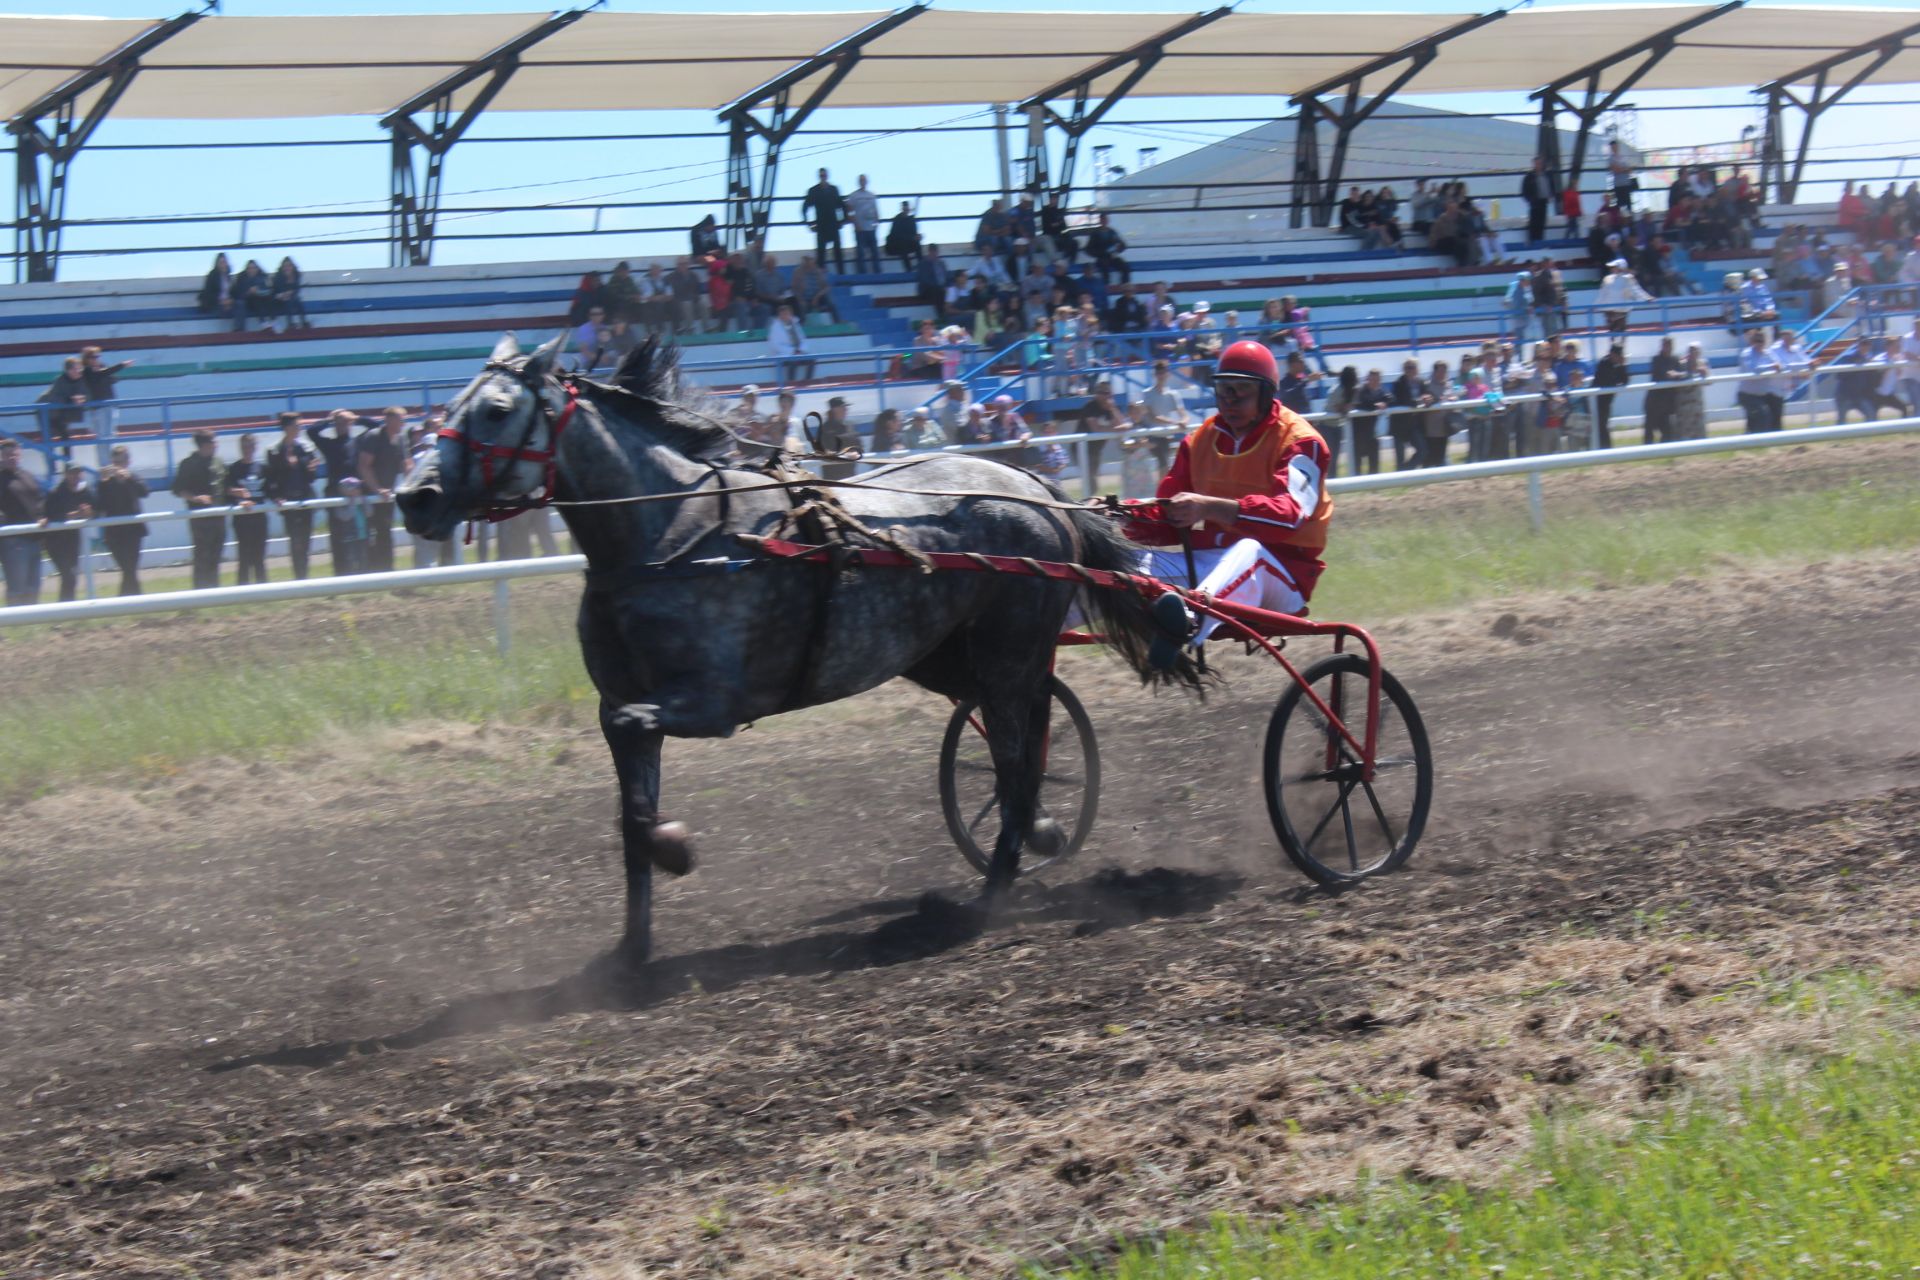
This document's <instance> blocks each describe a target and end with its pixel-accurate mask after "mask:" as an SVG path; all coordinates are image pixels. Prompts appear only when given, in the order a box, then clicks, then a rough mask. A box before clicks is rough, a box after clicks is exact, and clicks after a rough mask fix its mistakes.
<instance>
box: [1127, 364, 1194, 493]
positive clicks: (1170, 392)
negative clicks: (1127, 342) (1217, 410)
mask: <svg viewBox="0 0 1920 1280" xmlns="http://www.w3.org/2000/svg"><path fill="white" fill-rule="evenodd" d="M1172 378H1173V367H1172V366H1171V365H1170V364H1168V363H1167V362H1166V361H1165V360H1155V361H1154V362H1153V385H1152V386H1150V387H1148V388H1147V389H1146V390H1145V391H1143V392H1141V393H1140V398H1139V399H1138V400H1136V401H1135V402H1134V403H1135V404H1139V405H1143V406H1144V407H1145V411H1146V415H1147V416H1146V421H1145V423H1144V424H1142V425H1144V426H1148V427H1155V428H1160V429H1166V428H1169V427H1171V428H1177V429H1179V430H1182V431H1184V430H1186V429H1187V427H1189V426H1191V425H1192V423H1193V414H1192V413H1190V412H1189V411H1188V410H1187V403H1186V401H1185V400H1183V399H1182V398H1181V396H1180V393H1179V392H1178V391H1175V390H1174V389H1173V386H1172ZM1149 440H1150V444H1151V447H1152V450H1153V456H1154V459H1155V461H1157V462H1158V463H1159V464H1160V468H1161V470H1162V471H1163V472H1164V471H1165V470H1166V467H1167V463H1168V460H1169V459H1170V458H1171V457H1172V454H1173V445H1174V441H1173V440H1171V439H1170V438H1168V437H1166V436H1152V437H1150V438H1149Z"/></svg>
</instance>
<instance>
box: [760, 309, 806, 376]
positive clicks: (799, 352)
mask: <svg viewBox="0 0 1920 1280" xmlns="http://www.w3.org/2000/svg"><path fill="white" fill-rule="evenodd" d="M767 352H768V354H770V355H771V356H772V357H773V359H774V362H775V364H776V365H777V366H778V368H779V370H780V380H781V381H782V382H806V381H808V380H810V379H811V378H812V377H813V375H814V370H815V367H816V365H815V362H814V361H813V360H811V359H809V358H808V353H807V331H806V330H805V329H804V328H802V327H801V324H800V319H799V317H798V316H796V315H794V314H793V307H792V305H791V304H789V303H785V302H783V303H781V304H780V306H779V308H778V309H777V310H775V311H774V313H773V322H772V323H771V324H769V325H768V326H767Z"/></svg>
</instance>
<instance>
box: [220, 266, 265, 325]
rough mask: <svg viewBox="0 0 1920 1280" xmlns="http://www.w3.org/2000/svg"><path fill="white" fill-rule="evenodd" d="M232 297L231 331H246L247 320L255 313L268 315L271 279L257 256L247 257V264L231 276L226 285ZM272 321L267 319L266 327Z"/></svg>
mask: <svg viewBox="0 0 1920 1280" xmlns="http://www.w3.org/2000/svg"><path fill="white" fill-rule="evenodd" d="M227 291H228V293H229V294H230V295H231V296H232V298H233V331H234V332H235V333H243V332H245V331H246V327H247V321H248V320H250V319H252V318H253V317H254V316H256V315H270V314H272V308H273V281H272V280H271V279H269V278H268V276H267V272H266V268H264V267H262V266H261V265H260V260H259V259H258V258H248V259H247V265H246V266H244V267H242V268H241V269H240V274H239V275H237V276H235V277H234V278H233V283H232V284H231V285H229V286H228V290H227ZM272 324H273V322H272V321H271V320H269V321H267V325H268V327H269V328H270V327H272Z"/></svg>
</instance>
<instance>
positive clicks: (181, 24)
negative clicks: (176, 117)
mask: <svg viewBox="0 0 1920 1280" xmlns="http://www.w3.org/2000/svg"><path fill="white" fill-rule="evenodd" d="M219 7H220V5H219V0H202V4H201V6H200V7H199V8H198V9H194V10H192V11H190V12H187V13H183V14H181V15H180V16H178V17H176V18H170V19H168V20H167V21H165V22H162V23H160V24H159V25H158V26H155V27H149V28H148V29H147V30H145V31H143V32H141V33H140V34H139V35H138V36H135V37H134V38H133V39H132V40H129V41H128V42H127V43H126V44H124V45H121V46H120V47H119V48H118V49H115V50H114V51H113V52H112V53H110V54H108V55H107V56H106V57H105V58H102V59H101V60H100V61H99V62H97V63H95V64H94V65H93V66H91V67H88V68H87V69H86V70H85V71H82V72H80V73H79V74H78V75H76V76H74V77H73V78H72V79H71V80H69V81H67V82H66V83H65V84H63V85H61V86H60V87H59V88H57V89H55V90H53V92H51V93H49V94H47V95H46V96H44V97H42V98H41V99H40V100H39V101H38V102H35V103H34V104H33V105H32V106H29V107H27V108H26V109H25V110H24V111H22V112H21V113H20V114H19V115H17V116H15V117H14V118H13V119H12V120H10V121H9V122H8V123H7V132H8V133H11V134H12V135H13V152H14V170H15V179H14V205H13V208H14V212H13V253H14V258H13V272H14V279H15V280H27V281H34V282H38V281H45V280H52V279H53V278H54V276H55V274H56V273H57V272H58V271H59V268H60V235H61V232H62V231H63V230H65V228H66V213H67V173H68V170H69V169H70V168H71V167H72V165H73V160H74V157H75V156H77V155H79V154H80V151H81V149H82V148H83V147H85V146H86V145H87V140H88V139H89V138H91V137H92V136H93V132H94V130H95V129H98V128H99V127H100V122H101V121H102V120H105V119H106V118H107V113H108V112H110V111H112V110H113V108H114V104H115V103H117V102H119V101H120V98H121V95H123V94H124V93H126V91H127V87H128V86H129V85H131V84H132V83H133V79H134V77H135V76H137V75H139V74H140V59H141V58H142V57H144V56H146V54H148V53H149V52H151V51H152V50H153V49H154V48H155V47H157V46H159V45H161V44H164V43H165V42H166V41H168V40H171V39H173V37H175V36H177V35H179V34H180V33H181V32H182V31H185V30H186V29H187V28H188V27H190V26H192V25H193V24H194V23H196V22H198V21H200V19H201V18H203V17H205V16H206V15H207V14H208V13H212V12H215V11H217V10H218V9H219ZM94 90H98V91H99V93H98V96H97V97H95V98H94V100H93V103H92V105H91V106H89V107H88V108H87V110H86V113H85V114H84V115H82V114H80V100H81V99H82V98H84V97H85V96H86V95H87V94H88V93H90V92H93V91H94Z"/></svg>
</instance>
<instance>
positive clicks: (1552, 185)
mask: <svg viewBox="0 0 1920 1280" xmlns="http://www.w3.org/2000/svg"><path fill="white" fill-rule="evenodd" d="M1559 194H1560V191H1559V186H1558V184H1557V183H1556V182H1555V181H1554V174H1553V173H1552V172H1551V171H1549V170H1548V168H1547V161H1546V157H1544V156H1535V157H1534V158H1533V168H1531V169H1529V170H1528V171H1527V176H1526V177H1524V178H1522V179H1521V180H1520V198H1521V199H1522V200H1525V201H1526V202H1527V243H1528V244H1530V245H1533V244H1539V243H1540V242H1541V241H1542V240H1545V239H1546V238H1547V211H1548V210H1550V209H1552V208H1553V200H1554V197H1555V196H1557V195H1559Z"/></svg>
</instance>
